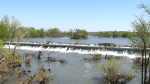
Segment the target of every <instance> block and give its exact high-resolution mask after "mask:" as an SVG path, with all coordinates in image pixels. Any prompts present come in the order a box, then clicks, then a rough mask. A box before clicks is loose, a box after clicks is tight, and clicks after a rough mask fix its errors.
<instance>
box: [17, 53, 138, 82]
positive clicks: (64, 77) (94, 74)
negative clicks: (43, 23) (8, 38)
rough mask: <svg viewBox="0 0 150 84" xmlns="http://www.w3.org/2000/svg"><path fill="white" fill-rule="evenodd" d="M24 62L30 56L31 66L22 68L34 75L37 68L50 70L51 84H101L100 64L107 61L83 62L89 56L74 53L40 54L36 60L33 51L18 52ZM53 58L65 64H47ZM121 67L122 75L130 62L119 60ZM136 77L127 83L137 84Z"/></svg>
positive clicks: (35, 54) (129, 67)
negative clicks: (39, 57)
mask: <svg viewBox="0 0 150 84" xmlns="http://www.w3.org/2000/svg"><path fill="white" fill-rule="evenodd" d="M18 52H19V53H20V54H21V55H22V56H23V57H22V59H23V60H25V56H26V54H27V53H30V54H32V56H33V58H32V64H31V66H27V65H25V64H23V66H22V68H25V69H26V70H31V73H32V74H34V73H36V71H37V70H38V68H39V67H41V66H43V67H44V68H46V69H49V68H50V69H51V72H52V73H51V75H52V77H53V80H52V83H51V84H103V80H102V76H103V73H102V71H101V69H100V68H101V67H100V66H101V64H103V63H105V62H106V61H107V60H104V59H102V60H100V61H98V62H88V61H85V60H83V59H84V58H87V57H90V55H81V54H76V53H67V54H65V53H58V52H46V51H44V52H42V54H41V55H42V56H41V59H40V60H38V59H37V56H38V52H37V51H33V52H29V51H18ZM49 56H50V57H53V58H56V59H64V60H66V63H62V64H61V63H59V62H48V61H47V57H49ZM119 60H120V63H121V65H122V69H121V70H122V71H123V72H124V73H126V72H128V71H130V70H131V67H132V61H131V60H130V59H128V58H124V59H119ZM138 78H139V76H137V77H136V78H135V79H134V80H132V81H131V82H129V84H139V83H140V80H139V79H138Z"/></svg>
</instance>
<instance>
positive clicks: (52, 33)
mask: <svg viewBox="0 0 150 84" xmlns="http://www.w3.org/2000/svg"><path fill="white" fill-rule="evenodd" d="M47 36H49V37H59V36H62V33H61V31H60V30H59V29H58V28H50V29H48V30H47Z"/></svg>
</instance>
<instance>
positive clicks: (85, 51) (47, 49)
mask: <svg viewBox="0 0 150 84" xmlns="http://www.w3.org/2000/svg"><path fill="white" fill-rule="evenodd" d="M14 47H15V46H14V45H5V46H4V48H11V49H13V48H14ZM16 49H18V50H28V51H53V52H61V53H78V54H101V55H103V56H106V55H107V56H110V55H111V56H119V57H128V58H131V59H133V58H136V57H140V56H139V55H138V54H136V53H134V54H129V53H127V52H123V53H118V52H117V51H107V50H83V49H67V47H66V48H60V47H57V48H50V47H47V48H43V47H42V46H40V47H31V46H17V47H16Z"/></svg>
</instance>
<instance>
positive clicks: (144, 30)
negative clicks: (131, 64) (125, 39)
mask: <svg viewBox="0 0 150 84" xmlns="http://www.w3.org/2000/svg"><path fill="white" fill-rule="evenodd" d="M133 26H134V32H135V36H136V37H134V39H132V42H133V44H134V45H135V46H136V47H138V48H140V50H141V55H142V57H141V58H142V63H141V64H142V65H141V75H142V76H141V83H142V84H146V82H147V69H148V64H149V60H148V59H147V58H148V55H147V54H148V52H147V48H148V47H149V45H150V37H149V35H150V25H149V23H148V22H147V21H145V20H144V19H143V18H138V19H137V20H135V21H134V22H133Z"/></svg>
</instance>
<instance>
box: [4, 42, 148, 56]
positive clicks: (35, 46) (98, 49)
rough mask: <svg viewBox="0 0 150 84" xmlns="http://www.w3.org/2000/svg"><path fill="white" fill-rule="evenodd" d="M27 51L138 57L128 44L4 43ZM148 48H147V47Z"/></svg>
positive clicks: (7, 46)
mask: <svg viewBox="0 0 150 84" xmlns="http://www.w3.org/2000/svg"><path fill="white" fill-rule="evenodd" d="M15 45H17V46H16V49H19V50H29V51H53V52H61V53H79V54H101V55H103V56H107V55H108V56H119V57H129V58H131V59H133V58H136V57H140V56H139V54H138V53H134V52H137V51H139V49H137V48H133V47H129V46H111V45H110V46H104V45H96V44H60V43H31V42H12V43H5V48H11V49H13V48H15ZM148 50H149V49H148Z"/></svg>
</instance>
